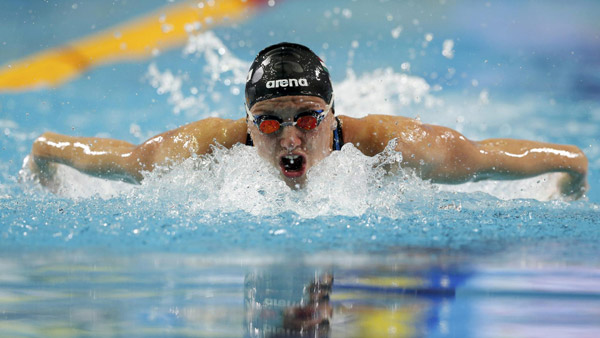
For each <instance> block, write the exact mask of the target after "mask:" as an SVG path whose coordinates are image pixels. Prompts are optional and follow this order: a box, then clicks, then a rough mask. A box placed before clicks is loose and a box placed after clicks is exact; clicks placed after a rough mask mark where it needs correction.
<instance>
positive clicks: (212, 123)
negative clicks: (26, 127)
mask: <svg viewBox="0 0 600 338" xmlns="http://www.w3.org/2000/svg"><path fill="white" fill-rule="evenodd" d="M245 136H246V124H245V122H244V121H243V119H242V120H235V121H234V120H224V119H218V118H210V119H205V120H201V121H197V122H194V123H190V124H188V125H185V126H183V127H180V128H177V129H174V130H171V131H168V132H165V133H163V134H160V135H158V136H155V137H153V138H151V139H149V140H147V141H145V142H144V143H142V144H140V145H134V144H131V143H128V142H125V141H119V140H112V139H105V138H97V137H73V136H66V135H60V134H55V133H50V132H48V133H44V134H43V135H42V136H40V137H39V138H37V139H36V140H35V141H34V143H33V147H32V150H31V156H30V161H29V166H30V169H31V171H32V172H33V173H34V174H35V175H36V176H37V177H38V178H39V180H40V182H41V183H42V184H44V185H48V184H51V182H52V180H53V178H54V177H53V176H54V173H55V170H56V169H55V167H56V163H60V164H65V165H68V166H70V167H73V168H75V169H77V170H79V171H81V172H84V173H86V174H89V175H93V176H97V177H102V178H108V179H113V180H122V181H126V182H131V183H139V182H140V181H141V180H142V178H143V176H142V172H143V171H152V170H153V169H154V168H156V167H157V166H160V165H169V164H173V163H179V162H181V161H183V160H185V159H186V158H188V157H190V156H192V155H193V154H197V155H203V154H206V153H208V152H209V151H210V146H211V145H214V144H217V143H218V144H221V145H223V146H225V147H231V146H233V145H234V144H235V143H238V142H243V141H244V138H245Z"/></svg>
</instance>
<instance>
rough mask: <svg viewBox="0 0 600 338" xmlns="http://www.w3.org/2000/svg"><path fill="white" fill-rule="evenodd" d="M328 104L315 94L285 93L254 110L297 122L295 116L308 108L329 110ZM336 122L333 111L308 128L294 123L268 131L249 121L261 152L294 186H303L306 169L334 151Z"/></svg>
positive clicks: (257, 113)
mask: <svg viewBox="0 0 600 338" xmlns="http://www.w3.org/2000/svg"><path fill="white" fill-rule="evenodd" d="M326 107H327V103H326V102H325V101H324V100H323V99H321V98H319V97H315V96H283V97H278V98H274V99H270V100H265V101H260V102H258V103H256V104H255V105H254V106H253V107H252V109H251V110H250V113H251V114H252V115H254V117H258V116H261V115H272V116H277V117H279V118H281V119H282V120H283V122H293V121H294V117H295V116H296V115H297V114H299V113H302V112H305V111H307V110H323V109H326ZM336 126H337V125H336V121H335V118H334V117H333V113H332V112H331V111H330V112H329V113H328V114H327V116H326V117H325V119H323V121H322V122H321V123H320V124H319V125H318V126H317V127H316V128H314V129H312V130H304V129H301V128H298V127H296V126H292V125H286V126H284V127H281V128H280V129H279V130H278V131H276V132H273V133H271V134H265V133H262V132H261V131H259V130H258V128H257V127H256V125H255V124H254V123H252V122H248V131H249V132H250V136H251V137H252V140H253V141H254V146H255V147H256V149H257V151H258V154H259V155H260V156H261V157H262V158H264V159H265V160H267V161H268V162H269V163H271V164H272V165H273V166H275V167H276V168H278V169H279V172H280V174H281V177H282V178H283V180H284V181H285V182H286V183H287V184H288V185H289V186H290V187H296V186H302V185H303V184H304V183H305V181H306V172H307V171H308V170H309V169H310V168H312V167H313V166H314V165H315V164H317V163H319V162H320V161H321V160H322V159H324V158H325V157H326V156H327V155H329V154H330V153H331V146H332V143H333V133H332V131H333V130H334V129H335V128H336Z"/></svg>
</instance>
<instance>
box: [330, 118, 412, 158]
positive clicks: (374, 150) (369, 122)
mask: <svg viewBox="0 0 600 338" xmlns="http://www.w3.org/2000/svg"><path fill="white" fill-rule="evenodd" d="M338 118H339V119H340V122H341V124H342V131H343V133H344V143H352V144H354V146H356V147H357V148H358V149H359V150H360V151H361V152H363V153H364V154H365V155H368V156H373V155H375V154H378V153H380V152H381V151H383V148H385V146H386V145H387V143H388V142H389V141H390V140H391V139H393V138H397V137H401V133H402V131H403V130H406V129H410V128H414V127H415V126H417V125H421V122H420V121H418V120H415V119H411V118H408V117H404V116H391V115H378V114H370V115H367V116H365V117H361V118H354V117H349V116H344V115H340V116H338Z"/></svg>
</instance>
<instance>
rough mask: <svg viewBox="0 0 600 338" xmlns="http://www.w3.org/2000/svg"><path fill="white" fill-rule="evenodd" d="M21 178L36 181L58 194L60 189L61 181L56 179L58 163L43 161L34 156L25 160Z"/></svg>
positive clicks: (29, 156) (30, 155) (31, 155)
mask: <svg viewBox="0 0 600 338" xmlns="http://www.w3.org/2000/svg"><path fill="white" fill-rule="evenodd" d="M21 177H23V178H24V179H26V180H33V181H36V182H38V183H39V184H40V185H42V186H43V187H46V188H47V189H48V190H50V191H52V192H56V191H57V190H58V188H59V181H58V180H57V178H56V163H53V162H49V161H46V160H42V159H40V158H37V157H35V156H34V155H33V154H29V155H28V156H27V157H25V159H24V160H23V168H22V169H21Z"/></svg>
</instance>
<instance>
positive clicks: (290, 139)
mask: <svg viewBox="0 0 600 338" xmlns="http://www.w3.org/2000/svg"><path fill="white" fill-rule="evenodd" d="M300 134H301V132H300V131H299V130H298V128H296V127H294V126H285V127H283V129H282V130H281V134H280V136H279V137H280V140H279V142H280V144H281V147H282V148H284V149H287V150H288V151H292V150H294V149H296V148H298V147H299V146H300V145H301V144H302V137H301V136H302V135H300Z"/></svg>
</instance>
